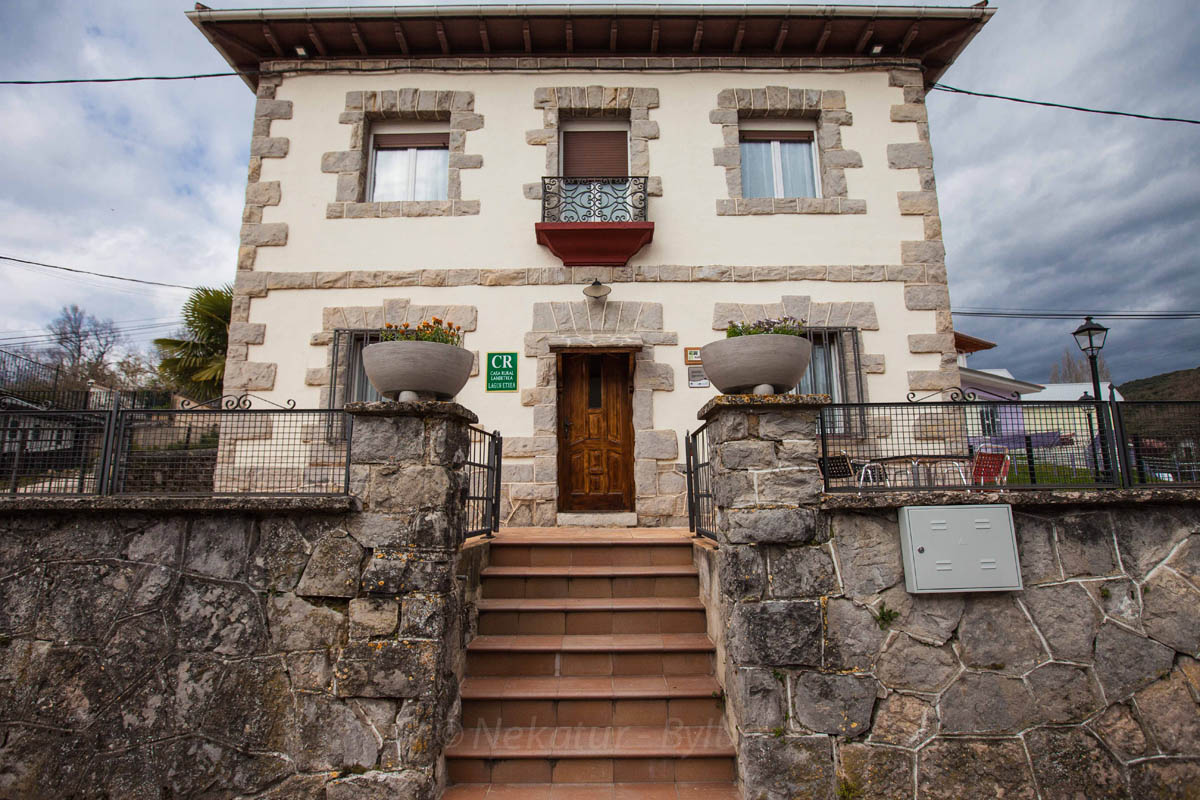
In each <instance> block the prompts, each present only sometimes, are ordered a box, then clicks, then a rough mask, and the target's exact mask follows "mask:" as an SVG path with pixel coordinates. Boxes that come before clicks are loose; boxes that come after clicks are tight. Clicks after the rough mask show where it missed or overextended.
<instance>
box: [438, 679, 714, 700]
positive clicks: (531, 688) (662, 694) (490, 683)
mask: <svg viewBox="0 0 1200 800" xmlns="http://www.w3.org/2000/svg"><path fill="white" fill-rule="evenodd" d="M460 691H461V692H462V698H463V700H497V699H501V700H559V699H568V700H617V699H659V698H707V697H712V696H713V695H714V694H716V693H719V692H720V691H721V686H720V684H719V683H717V679H716V678H714V677H713V676H711V675H645V676H628V677H621V676H618V677H609V676H606V677H600V678H548V677H539V678H519V677H518V678H513V677H503V678H481V677H471V678H465V679H463V682H462V687H461V690H460Z"/></svg>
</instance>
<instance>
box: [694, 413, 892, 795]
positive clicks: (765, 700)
mask: <svg viewBox="0 0 1200 800" xmlns="http://www.w3.org/2000/svg"><path fill="white" fill-rule="evenodd" d="M828 402H829V397H828V396H827V395H810V396H804V395H768V396H765V397H764V396H754V395H722V396H719V397H716V398H714V399H713V400H712V401H710V402H709V403H708V404H707V405H705V407H704V408H703V409H702V410H701V411H700V414H699V417H700V418H701V419H704V420H706V421H707V422H708V429H707V430H708V446H709V460H710V461H711V463H712V469H713V473H712V478H713V494H714V500H715V504H716V507H717V534H718V542H719V558H718V575H719V578H720V589H721V595H722V603H721V607H722V613H723V614H724V615H727V621H726V642H725V652H726V659H727V661H726V664H725V671H724V672H725V682H726V692H727V695H728V698H729V699H728V702H727V705H726V708H727V710H728V712H729V716H730V718H731V722H732V724H733V725H734V726H735V730H734V731H733V732H732V733H733V736H734V740H735V742H736V743H737V749H738V770H739V772H740V777H741V780H742V783H743V787H744V792H745V794H746V796H747V797H751V796H753V797H757V796H759V795H760V794H762V795H763V796H768V795H769V796H775V794H777V793H778V794H779V795H780V796H785V795H786V796H789V797H790V796H792V795H793V794H795V795H798V796H810V795H811V796H813V797H825V796H828V795H830V794H831V793H832V792H833V789H834V783H835V776H834V773H833V765H834V758H833V741H832V739H831V737H830V736H828V735H827V734H830V733H835V732H838V731H841V732H842V733H843V734H844V735H854V732H853V729H852V726H857V725H862V726H864V729H865V725H866V724H868V723H869V722H870V714H871V708H872V705H873V702H874V695H875V691H874V688H873V687H870V686H867V685H865V684H864V685H862V686H860V685H859V683H858V681H859V679H858V678H857V677H855V676H848V675H825V674H823V673H822V672H821V670H822V655H823V617H824V612H825V600H826V598H827V596H828V595H830V594H835V593H836V591H837V578H836V571H835V568H834V565H833V559H832V554H831V550H830V544H829V524H828V520H827V517H826V515H824V514H822V513H821V512H820V511H819V509H818V505H819V503H820V499H821V492H822V482H821V473H820V470H819V468H818V461H817V459H818V457H819V455H820V452H819V451H820V442H819V441H818V435H817V416H818V414H819V412H820V409H821V407H822V406H823V405H825V404H826V403H828ZM809 676H812V677H809ZM814 679H815V681H816V682H817V683H819V684H820V685H819V686H815V687H813V691H816V692H818V693H823V694H824V695H825V696H824V697H823V699H822V700H821V701H820V702H818V703H815V704H809V703H807V702H806V703H805V711H806V712H810V711H812V712H814V713H821V714H824V715H826V716H828V718H829V719H828V720H825V723H827V724H824V725H821V724H818V725H815V726H814V725H812V724H810V723H811V722H812V720H806V722H805V725H804V726H798V725H796V724H795V722H794V720H795V717H796V716H797V710H796V708H795V707H791V706H790V705H789V701H788V697H789V683H791V684H792V689H793V690H794V691H808V687H807V684H808V682H809V681H811V680H814ZM847 693H848V694H849V695H852V697H853V702H849V703H845V702H842V701H843V700H847V699H850V698H846V697H843V695H846V694H847ZM860 696H861V697H860ZM864 706H865V715H866V716H865V719H858V718H857V717H858V716H861V714H862V713H863V707H864ZM847 710H849V713H846V712H847ZM843 729H844V730H843ZM820 734H826V735H820Z"/></svg>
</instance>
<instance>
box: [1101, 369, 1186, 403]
mask: <svg viewBox="0 0 1200 800" xmlns="http://www.w3.org/2000/svg"><path fill="white" fill-rule="evenodd" d="M1117 390H1118V391H1120V392H1121V394H1123V395H1124V396H1125V399H1126V400H1200V367H1196V368H1195V369H1181V370H1179V371H1177V372H1164V373H1163V374H1162V375H1151V376H1150V377H1149V378H1139V379H1138V380H1136V381H1129V382H1128V383H1123V384H1121V385H1120V386H1118V387H1117Z"/></svg>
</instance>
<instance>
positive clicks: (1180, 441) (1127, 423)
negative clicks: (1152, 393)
mask: <svg viewBox="0 0 1200 800" xmlns="http://www.w3.org/2000/svg"><path fill="white" fill-rule="evenodd" d="M1112 405H1113V409H1114V423H1115V425H1116V432H1117V438H1118V440H1119V441H1121V442H1123V443H1124V444H1125V447H1124V448H1122V450H1121V453H1120V455H1121V469H1122V472H1123V473H1124V474H1125V475H1126V476H1127V483H1128V485H1130V486H1143V485H1149V484H1155V485H1159V486H1166V487H1170V486H1188V485H1190V486H1200V403H1196V402H1156V403H1131V402H1125V403H1113V404H1112Z"/></svg>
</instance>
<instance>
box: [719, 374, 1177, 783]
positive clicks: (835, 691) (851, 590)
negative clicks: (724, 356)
mask: <svg viewBox="0 0 1200 800" xmlns="http://www.w3.org/2000/svg"><path fill="white" fill-rule="evenodd" d="M772 400H778V401H783V402H773V403H770V404H764V403H762V402H761V398H740V399H739V398H729V397H722V398H718V399H717V400H716V401H714V402H713V403H710V404H709V406H707V407H706V411H705V412H704V414H703V415H704V416H706V417H707V419H708V421H709V428H708V431H709V437H710V438H709V441H710V445H711V448H712V449H711V452H710V455H711V457H712V461H713V464H714V469H715V472H714V478H713V487H714V493H715V496H716V504H717V506H718V516H717V522H718V534H719V536H718V542H717V547H715V548H714V547H704V548H698V549H697V555H698V561H699V563H700V565H701V566H702V568H703V569H702V573H703V574H702V580H701V583H702V588H706V589H707V591H706V592H704V593H705V594H706V602H707V603H708V604H709V606H710V611H714V610H715V611H716V612H717V613H715V614H714V613H710V615H709V616H710V620H711V621H712V622H711V627H713V628H714V629H715V630H714V631H710V632H711V633H714V635H715V636H716V637H718V638H719V641H718V647H719V652H720V653H722V654H723V657H724V658H723V660H724V664H723V680H724V686H725V691H726V694H727V696H728V700H727V708H728V710H729V713H728V716H729V718H730V719H731V720H732V722H731V725H732V726H733V727H734V730H733V731H732V733H733V735H734V740H735V742H736V743H737V747H738V771H739V776H740V779H741V781H742V784H743V789H744V796H745V797H746V798H747V800H762V799H763V798H775V797H792V796H800V797H810V796H811V797H829V796H831V795H832V796H837V797H854V798H857V799H858V800H867V799H868V798H881V799H882V798H887V799H888V800H894V799H895V798H911V797H914V796H915V797H919V798H930V799H931V800H932V799H933V798H946V799H947V800H950V799H951V798H963V797H1006V798H1058V797H1075V796H1078V797H1088V798H1110V797H1111V798H1149V797H1187V796H1189V795H1188V792H1194V791H1195V787H1196V786H1198V785H1200V704H1198V703H1200V662H1198V661H1197V660H1196V659H1197V657H1198V656H1200V614H1198V613H1197V611H1198V610H1200V494H1196V493H1191V494H1190V495H1189V494H1188V493H1186V492H1175V493H1170V492H1168V493H1165V494H1156V493H1153V492H1144V493H1134V492H1129V493H1118V494H1116V495H1111V496H1106V495H1105V494H1102V493H1096V492H1092V493H1080V492H1075V493H1068V492H1038V493H1021V492H1005V493H999V492H990V493H986V494H984V493H972V494H968V493H966V492H961V493H957V494H943V495H941V496H929V495H917V494H913V493H907V494H905V493H893V494H892V495H891V496H879V495H876V496H866V497H859V496H857V495H848V496H827V495H822V492H821V488H822V487H821V477H820V473H819V470H818V468H817V465H818V462H817V457H818V455H819V453H818V449H819V446H818V442H817V439H816V436H815V431H816V427H815V425H816V415H817V410H818V408H819V405H820V402H821V401H820V400H819V399H816V398H795V399H788V398H772ZM981 502H982V503H988V502H1001V503H1004V502H1007V503H1011V504H1013V506H1014V508H1013V511H1014V518H1015V523H1016V532H1017V540H1018V546H1019V549H1020V562H1021V573H1022V578H1023V581H1024V590H1023V591H1018V592H984V593H959V594H933V595H912V594H909V593H907V592H906V591H905V587H904V573H903V565H902V561H901V555H900V534H899V527H898V524H897V511H896V509H897V507H899V506H903V505H936V504H949V503H981ZM835 793H836V794H835Z"/></svg>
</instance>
